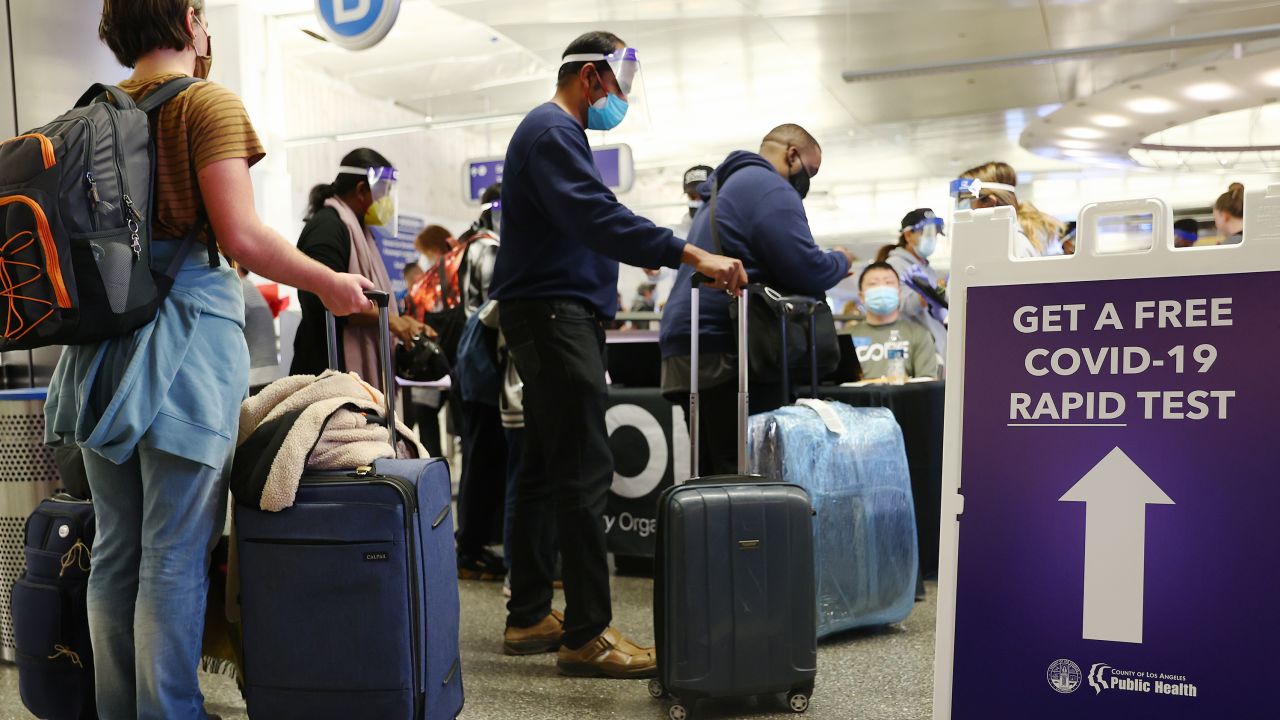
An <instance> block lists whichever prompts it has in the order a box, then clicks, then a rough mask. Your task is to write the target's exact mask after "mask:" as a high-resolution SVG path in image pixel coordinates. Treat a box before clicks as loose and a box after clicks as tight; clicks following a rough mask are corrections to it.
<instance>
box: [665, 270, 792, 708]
mask: <svg viewBox="0 0 1280 720" xmlns="http://www.w3.org/2000/svg"><path fill="white" fill-rule="evenodd" d="M692 293H693V304H692V306H691V309H690V314H691V316H692V320H693V329H692V334H691V337H693V338H695V341H694V342H693V349H692V353H691V358H690V360H691V362H690V366H691V367H692V368H697V367H698V349H697V342H696V338H697V337H698V293H699V290H698V286H697V284H696V283H695V285H694V287H693V291H692ZM746 302H747V296H746V293H744V294H743V295H742V297H741V298H740V299H739V307H740V311H741V317H746ZM740 327H741V331H740V334H739V338H738V343H739V345H738V347H739V355H738V357H739V367H738V383H739V385H738V389H739V408H738V410H739V412H738V438H739V440H740V441H742V442H743V443H745V440H746V421H747V419H746V400H745V398H746V390H747V372H746V356H747V355H746V349H745V345H746V328H745V323H744V324H743V326H740ZM697 375H698V373H697V372H696V371H695V372H693V373H691V378H690V380H691V383H690V384H691V386H692V388H691V392H690V408H689V427H690V435H691V438H690V439H691V441H692V448H693V449H692V458H693V460H692V467H693V468H697V467H698V430H697V429H698V378H697ZM776 479H777V477H776V476H772V477H771V476H766V477H760V476H758V475H749V474H747V473H746V449H745V445H740V446H739V449H738V474H737V475H725V476H720V477H708V478H694V479H692V480H690V481H689V482H687V483H685V484H683V485H677V486H675V487H672V488H668V489H667V490H666V491H665V492H663V494H662V496H661V498H660V499H659V501H658V539H657V550H656V560H657V563H656V572H655V575H654V588H653V594H654V598H653V613H654V633H655V635H656V636H657V650H658V677H657V678H655V679H654V680H652V681H650V683H649V694H650V695H652V696H653V697H654V698H658V699H662V698H668V697H670V698H672V702H671V705H670V707H669V708H668V714H667V716H668V717H669V718H670V719H671V720H686V719H687V718H689V717H690V716H691V714H692V713H693V711H694V710H695V708H696V706H697V703H698V702H699V701H700V700H704V699H710V698H726V697H749V696H767V695H781V696H785V703H786V706H787V708H788V709H789V710H791V711H792V712H796V713H802V712H804V711H806V710H807V709H808V708H809V698H810V697H811V696H812V695H813V688H814V682H815V680H816V677H817V672H818V647H817V635H816V632H815V622H816V619H815V608H816V604H815V602H814V595H813V593H814V576H813V572H814V565H813V508H812V506H811V505H810V503H809V497H808V494H807V493H806V492H805V490H804V489H803V488H801V487H799V486H797V485H794V484H787V483H783V482H775V480H776Z"/></svg>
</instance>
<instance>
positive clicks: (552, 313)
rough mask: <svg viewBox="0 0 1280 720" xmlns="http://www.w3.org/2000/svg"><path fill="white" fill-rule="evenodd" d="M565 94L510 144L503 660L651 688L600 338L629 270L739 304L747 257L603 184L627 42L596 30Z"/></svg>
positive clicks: (504, 261)
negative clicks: (633, 636) (553, 560)
mask: <svg viewBox="0 0 1280 720" xmlns="http://www.w3.org/2000/svg"><path fill="white" fill-rule="evenodd" d="M562 60H563V64H562V65H561V66H560V72H559V79H558V82H557V89H556V94H555V97H554V98H553V99H552V100H551V102H548V103H546V104H544V105H542V106H540V107H538V108H535V109H534V110H533V111H532V112H530V113H529V114H528V115H527V116H526V117H525V119H524V121H522V122H521V123H520V126H519V127H518V128H516V132H515V135H514V136H513V137H512V138H511V143H510V144H509V145H508V146H507V158H506V164H505V166H504V174H503V185H502V213H503V222H502V245H501V246H500V248H499V250H498V259H497V263H496V265H495V267H494V271H493V284H492V286H491V296H492V297H494V298H497V300H498V310H499V316H500V317H499V323H500V324H501V326H502V332H503V334H504V335H505V337H506V339H507V346H508V347H509V348H510V351H511V355H512V357H513V359H514V360H515V364H516V369H517V370H518V371H519V372H520V377H521V378H522V379H523V380H524V411H525V424H526V429H527V432H528V438H527V440H526V442H525V444H524V454H523V457H522V458H521V462H522V464H523V465H522V469H521V471H520V472H519V473H518V483H519V485H518V488H517V495H516V508H515V522H514V526H513V528H512V535H513V536H514V537H513V538H512V543H511V545H512V556H511V601H510V602H508V603H507V629H506V631H505V633H504V634H503V649H504V650H505V651H506V652H507V653H509V654H514V655H528V654H534V653H542V652H549V651H553V650H557V649H558V654H557V657H556V665H557V667H558V668H559V670H560V672H561V673H564V674H566V675H578V676H590V677H597V676H606V677H617V678H635V677H651V676H653V675H654V673H655V672H656V669H657V660H656V657H655V654H654V651H653V648H648V647H640V646H637V645H636V644H635V643H632V642H631V641H630V640H628V639H627V638H625V637H624V636H623V635H622V634H621V633H620V632H618V631H617V630H616V629H614V628H612V627H610V623H611V622H612V608H611V602H610V596H609V566H608V555H607V550H606V547H605V529H604V509H605V498H606V495H607V493H608V492H609V486H610V485H611V484H612V483H613V454H612V453H611V452H610V450H609V435H608V431H607V429H606V426H605V405H606V399H607V396H608V389H607V387H606V386H605V368H604V330H603V328H602V327H601V322H602V321H605V320H610V319H612V318H613V316H614V314H615V313H616V312H617V310H618V300H617V297H618V296H617V286H618V263H619V262H625V263H627V264H629V265H635V266H638V267H648V268H652V267H660V266H664V267H677V266H679V265H680V264H681V263H684V264H686V265H688V266H689V267H690V272H692V271H693V270H695V269H696V270H697V271H698V272H701V273H703V274H704V275H707V276H709V277H711V278H713V279H714V281H715V282H716V286H717V287H721V288H725V289H727V290H729V291H730V292H736V291H737V289H738V288H739V287H740V286H741V285H743V284H745V283H746V273H745V272H744V271H743V268H742V263H741V262H740V261H738V260H734V259H730V258H726V257H721V256H719V255H713V254H711V253H709V252H707V251H705V250H703V249H701V248H699V247H696V246H694V245H691V244H687V243H685V242H684V241H683V240H679V239H677V238H676V237H675V236H673V235H672V233H671V231H670V230H667V229H664V228H659V227H657V226H655V225H654V224H653V223H652V222H650V221H648V220H646V219H644V218H641V217H639V216H637V215H635V214H634V213H632V212H631V211H630V210H628V209H627V208H626V207H624V206H623V205H622V204H621V203H619V202H618V199H617V198H616V197H615V196H614V194H613V193H612V192H611V191H610V190H609V188H608V187H607V186H605V184H604V183H603V182H602V181H601V179H600V173H599V171H598V170H597V169H596V166H595V162H594V160H593V158H592V155H591V147H590V145H588V143H587V135H586V133H585V132H584V130H583V129H584V128H591V129H593V130H611V129H613V127H615V126H616V125H617V124H618V123H620V122H621V121H622V118H623V116H624V115H625V114H626V110H627V95H628V93H629V92H630V91H631V83H632V81H633V80H634V76H635V73H636V72H637V71H638V69H639V64H638V61H637V59H636V52H635V50H634V49H630V48H627V47H626V46H625V44H624V43H623V42H622V41H621V40H620V39H618V37H617V36H616V35H613V34H611V33H604V32H593V33H587V34H586V35H583V36H582V37H579V38H578V39H577V40H575V41H573V43H572V44H570V45H569V48H568V49H567V50H566V51H565V53H564V56H563V58H562ZM556 533H558V539H559V548H560V555H561V559H562V564H563V580H564V594H565V613H564V615H563V616H562V615H561V614H560V613H558V612H555V611H554V610H552V609H551V599H552V578H553V576H552V573H553V571H554V568H552V567H551V564H550V563H549V562H548V561H547V558H548V557H554V552H553V551H549V550H548V549H549V548H550V547H551V546H552V544H553V542H554V538H555V537H556Z"/></svg>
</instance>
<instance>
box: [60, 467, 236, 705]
mask: <svg viewBox="0 0 1280 720" xmlns="http://www.w3.org/2000/svg"><path fill="white" fill-rule="evenodd" d="M84 458H85V467H86V469H87V471H88V476H89V487H90V488H91V490H92V491H93V504H94V510H95V512H96V514H97V536H96V538H95V539H94V543H93V572H92V573H91V574H90V576H89V596H88V600H89V632H90V635H91V636H92V639H93V656H94V667H95V673H96V682H97V700H98V714H99V717H101V718H102V720H129V719H130V718H137V719H138V720H204V718H205V717H206V715H205V712H204V696H203V695H202V694H201V692H200V685H199V682H198V680H197V668H198V667H199V663H200V645H201V638H202V635H203V632H204V613H205V601H206V599H207V595H208V591H209V554H210V552H211V551H212V549H213V546H214V544H215V543H216V541H217V538H218V537H219V536H221V534H222V528H223V522H224V519H225V516H226V510H227V483H226V478H225V476H224V475H223V473H222V470H221V469H215V468H211V467H209V466H207V465H203V464H201V463H197V462H195V461H192V460H186V459H183V458H180V457H177V456H176V455H170V454H168V453H165V452H162V451H159V450H150V449H145V448H139V449H138V451H137V452H135V453H134V455H133V457H131V458H130V459H129V460H128V461H126V462H125V463H124V464H123V465H116V464H114V463H112V462H110V461H108V460H105V459H103V458H102V456H100V455H98V454H97V453H95V452H85V454H84Z"/></svg>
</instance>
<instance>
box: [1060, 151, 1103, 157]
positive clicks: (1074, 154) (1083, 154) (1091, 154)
mask: <svg viewBox="0 0 1280 720" xmlns="http://www.w3.org/2000/svg"><path fill="white" fill-rule="evenodd" d="M1062 154H1063V155H1066V156H1067V157H1073V158H1090V159H1092V158H1095V157H1097V156H1098V153H1097V152H1096V151H1094V150H1063V151H1062Z"/></svg>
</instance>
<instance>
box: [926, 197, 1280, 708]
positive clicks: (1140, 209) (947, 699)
mask: <svg viewBox="0 0 1280 720" xmlns="http://www.w3.org/2000/svg"><path fill="white" fill-rule="evenodd" d="M1128 215H1151V216H1152V235H1153V238H1152V244H1151V247H1150V248H1148V249H1144V250H1140V251H1136V252H1124V253H1099V252H1098V237H1097V225H1098V220H1099V219H1100V218H1103V217H1114V216H1128ZM1244 220H1245V225H1244V239H1243V241H1242V242H1241V243H1239V244H1236V245H1219V246H1207V247H1193V248H1181V249H1175V248H1174V245H1173V232H1172V231H1173V214H1172V212H1171V210H1170V209H1169V206H1168V205H1167V204H1166V203H1165V202H1164V201H1162V200H1157V199H1150V198H1148V199H1138V200H1122V201H1117V202H1106V203H1094V204H1091V205H1087V206H1085V208H1084V209H1083V210H1081V211H1080V217H1079V221H1078V230H1077V233H1076V237H1077V239H1076V254H1075V255H1069V256H1059V257H1050V258H1030V259H1026V258H1023V259H1018V258H1014V257H1013V246H1014V237H1015V235H1016V232H1017V223H1018V219H1017V215H1016V213H1015V212H1014V209H1013V208H1012V207H1007V206H1006V207H997V208H989V209H984V210H974V211H958V212H956V214H955V220H954V221H953V222H952V227H951V231H952V248H953V255H952V257H953V260H952V265H951V267H952V276H951V287H950V289H949V292H948V295H949V296H950V305H951V316H950V330H949V336H950V340H949V341H948V348H947V376H948V380H947V395H946V411H945V419H944V422H945V428H946V435H945V439H944V441H943V452H942V467H943V470H942V522H941V527H940V533H939V538H940V543H941V544H940V552H939V556H938V557H939V563H940V567H939V573H938V616H937V634H936V645H935V651H934V691H933V718H934V720H951V699H952V679H953V676H954V665H953V660H954V652H955V629H956V589H957V581H958V577H957V565H958V558H959V534H960V516H961V515H962V514H963V512H964V496H963V495H962V494H961V493H960V489H961V481H962V478H961V477H960V469H961V449H962V442H963V435H964V374H965V319H966V310H967V295H968V289H969V288H971V287H989V286H1003V285H1039V284H1045V283H1062V282H1092V281H1098V280H1128V279H1141V278H1163V277H1178V276H1186V275H1225V274H1232V273H1248V272H1273V271H1280V184H1275V185H1270V186H1268V187H1267V188H1265V189H1262V190H1252V191H1248V192H1246V194H1245V218H1244Z"/></svg>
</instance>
